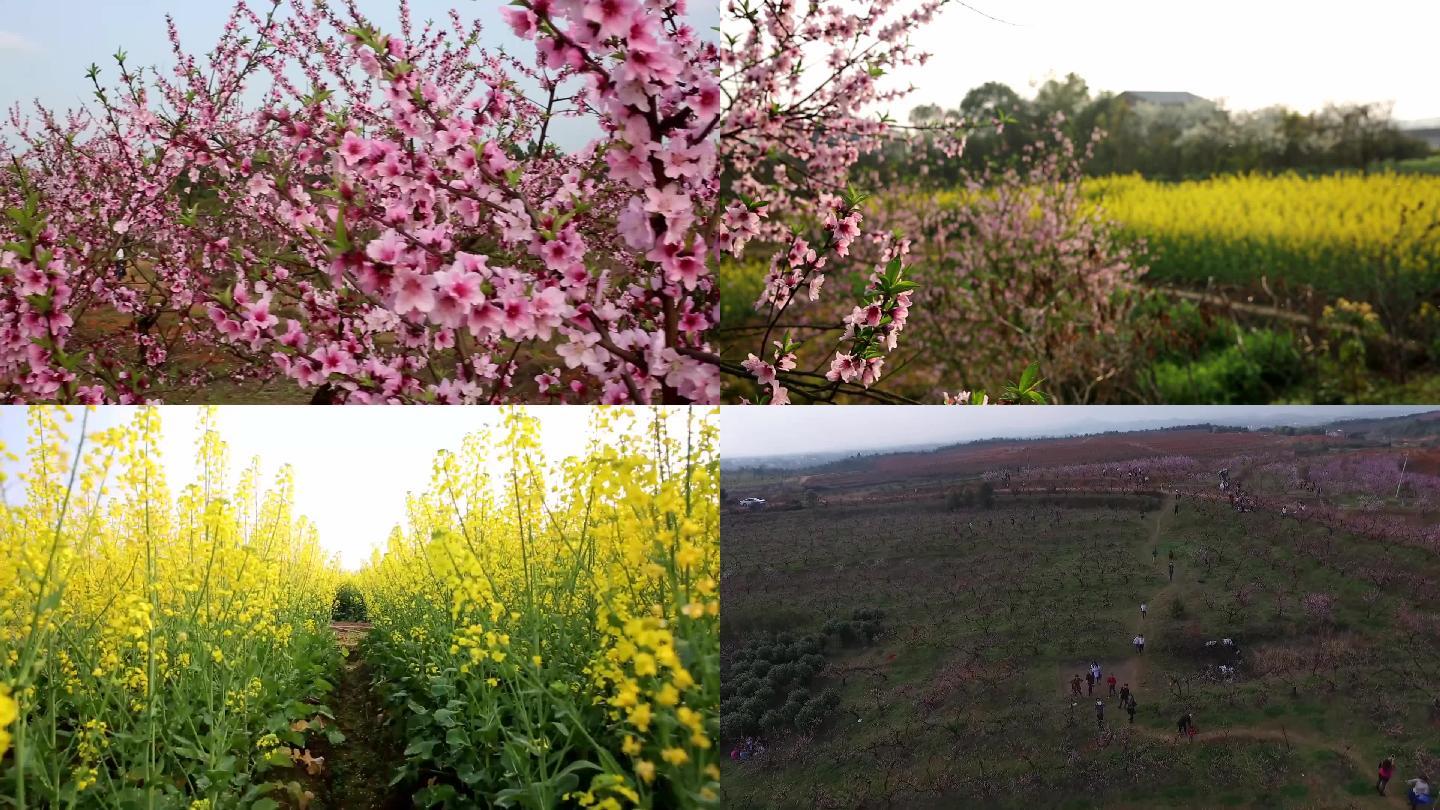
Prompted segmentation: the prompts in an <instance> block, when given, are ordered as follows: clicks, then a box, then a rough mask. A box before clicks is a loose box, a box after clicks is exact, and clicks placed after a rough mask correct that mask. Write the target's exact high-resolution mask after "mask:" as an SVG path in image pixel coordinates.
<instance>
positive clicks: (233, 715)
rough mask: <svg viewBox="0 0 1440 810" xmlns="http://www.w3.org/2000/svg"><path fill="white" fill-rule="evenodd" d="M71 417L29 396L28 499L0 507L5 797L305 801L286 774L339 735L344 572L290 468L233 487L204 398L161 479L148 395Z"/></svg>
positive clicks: (14, 413) (153, 803)
mask: <svg viewBox="0 0 1440 810" xmlns="http://www.w3.org/2000/svg"><path fill="white" fill-rule="evenodd" d="M18 414H19V411H18V410H16V409H11V410H10V411H9V412H8V413H7V414H6V418H7V419H9V418H21V417H19V415H18ZM71 417H72V414H71V413H70V412H68V411H60V410H51V409H44V408H33V409H30V410H29V412H28V418H29V429H30V432H29V436H30V443H29V449H28V462H29V463H28V468H27V469H26V471H25V472H23V473H22V474H21V478H22V480H23V483H24V485H25V492H26V496H25V500H24V503H23V505H13V504H7V505H6V506H5V507H4V508H3V509H0V557H3V559H5V560H6V562H7V564H6V565H5V566H4V567H3V568H0V803H3V804H5V805H6V806H9V807H18V808H27V807H81V808H90V807H94V808H112V807H153V808H168V807H190V808H210V807H235V806H243V807H256V808H259V807H271V808H274V807H277V806H278V805H277V800H283V799H285V798H286V797H290V798H291V799H292V800H293V801H294V802H295V804H294V805H293V806H300V807H303V806H304V805H305V802H306V801H307V798H306V796H305V793H304V791H302V790H301V789H300V788H299V785H298V783H295V782H294V776H292V774H293V773H295V772H296V771H297V770H312V771H313V770H318V769H319V768H320V767H322V766H323V763H322V762H320V761H319V759H317V757H316V755H315V754H314V752H312V751H311V745H312V744H313V742H314V741H315V740H316V738H318V737H320V736H321V735H325V736H328V738H329V739H328V740H327V742H330V743H335V742H339V741H340V740H341V739H342V738H343V736H342V735H340V734H339V732H338V731H336V730H334V729H329V730H326V729H325V725H326V724H325V720H326V718H327V717H329V715H330V710H329V709H328V708H327V707H326V706H325V705H324V703H323V700H324V699H325V695H326V694H327V693H328V692H329V690H330V682H329V681H328V680H327V677H329V676H328V673H329V672H330V671H331V670H332V669H333V668H334V667H335V666H336V665H337V663H338V659H339V654H338V651H337V649H336V648H335V645H334V640H333V638H332V637H331V635H330V632H329V629H328V626H327V624H328V620H329V612H330V598H331V595H332V594H333V592H334V587H335V584H336V582H337V578H338V574H337V572H336V571H335V570H334V569H333V568H332V567H331V566H330V565H329V563H328V561H327V559H326V558H325V555H323V554H322V552H321V550H320V548H319V546H318V544H317V542H316V537H315V532H314V530H313V529H312V527H311V526H310V525H309V524H308V523H307V522H306V521H305V520H304V519H303V518H300V517H297V516H295V515H294V514H292V512H291V505H292V503H293V501H294V493H293V486H292V484H291V481H290V479H289V474H288V472H282V473H281V474H280V477H279V480H278V481H276V483H275V485H274V487H273V488H270V489H268V490H267V489H262V487H261V482H260V481H258V480H257V477H258V476H257V470H256V467H254V466H252V467H248V468H246V469H245V470H242V471H241V473H240V475H239V479H238V484H236V485H234V486H230V485H228V484H227V483H226V482H227V481H228V480H229V476H228V475H227V466H228V459H227V453H226V447H225V444H224V443H223V442H222V441H221V440H220V438H219V436H218V434H217V433H216V431H215V430H214V423H213V415H211V416H209V417H207V419H206V421H205V423H204V426H203V429H202V432H201V436H200V439H199V442H198V446H197V449H196V453H197V455H196V459H197V476H198V478H197V480H196V481H194V482H192V483H190V484H187V485H185V486H183V487H182V488H180V489H179V490H178V491H176V492H173V493H172V492H171V490H170V488H169V484H168V482H167V481H166V480H165V476H164V472H163V470H164V468H163V465H162V464H161V459H160V458H159V453H158V443H159V434H160V416H159V413H158V411H156V410H153V409H147V410H142V411H140V412H139V413H138V414H137V415H136V416H135V418H134V420H133V422H131V423H130V424H128V425H126V426H123V427H117V428H112V429H108V430H104V431H100V432H96V433H93V434H91V435H83V434H84V426H85V423H84V421H81V423H80V425H79V426H78V427H79V431H76V427H77V426H76V425H74V424H73V422H72V421H71ZM72 448H73V449H72ZM0 453H4V450H3V448H0ZM4 458H5V460H6V462H9V464H6V465H4V466H5V467H8V466H11V464H13V463H15V462H18V461H19V459H18V458H17V457H16V456H15V455H13V454H5V456H4ZM0 470H3V467H0Z"/></svg>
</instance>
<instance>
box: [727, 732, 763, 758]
mask: <svg viewBox="0 0 1440 810" xmlns="http://www.w3.org/2000/svg"><path fill="white" fill-rule="evenodd" d="M763 753H765V744H764V743H762V742H760V741H759V740H757V739H756V738H754V737H746V738H745V739H743V740H741V741H740V744H739V745H736V746H735V747H734V748H731V749H730V758H731V759H733V760H735V761H736V762H746V761H749V760H752V759H756V758H758V757H759V756H760V755H761V754H763Z"/></svg>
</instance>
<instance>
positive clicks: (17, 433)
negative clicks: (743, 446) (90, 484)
mask: <svg viewBox="0 0 1440 810" xmlns="http://www.w3.org/2000/svg"><path fill="white" fill-rule="evenodd" d="M6 2H8V0H6ZM597 407H600V406H597ZM73 410H74V412H75V415H76V417H75V421H74V422H73V423H71V426H70V428H69V429H68V431H67V432H68V433H69V434H70V436H71V439H72V447H73V440H74V439H75V438H76V437H77V436H78V435H79V432H80V410H79V409H73ZM200 410H201V409H200V408H199V407H198V406H189V405H167V406H165V407H164V408H162V409H161V411H160V422H161V429H162V435H163V440H162V443H161V455H162V456H163V458H164V461H165V471H166V478H167V480H168V484H169V486H170V491H171V492H172V493H175V492H177V491H178V490H179V489H180V488H181V487H182V486H183V485H185V484H188V483H190V482H191V481H193V480H194V479H195V464H194V454H195V450H194V448H195V439H196V437H197V435H198V434H197V431H196V426H197V424H198V421H199V416H200ZM593 410H594V409H593V408H562V407H543V406H541V407H535V408H531V409H530V412H531V413H532V414H534V415H535V416H536V417H537V418H539V419H540V429H541V445H542V450H543V452H544V453H545V455H546V457H547V458H548V459H551V460H559V459H563V458H566V457H569V456H572V455H576V454H578V453H580V452H582V451H583V450H584V448H585V443H586V439H587V438H588V436H589V419H590V415H591V412H592V411H593ZM135 411H136V409H135V408H133V407H128V406H118V405H117V406H105V407H102V408H97V409H96V410H95V411H93V412H92V413H91V416H90V424H89V430H91V431H94V430H99V429H103V428H106V427H111V426H114V425H117V424H124V423H128V422H129V421H130V420H131V419H133V418H134V415H135ZM666 411H667V416H668V418H670V419H672V420H673V422H672V424H673V425H674V427H673V430H675V431H676V435H683V433H684V430H685V411H686V409H685V408H683V407H672V408H666ZM703 413H704V409H700V408H697V409H695V418H696V420H697V422H696V423H697V425H698V423H699V420H700V419H701V418H702V415H703ZM641 418H642V419H648V418H649V415H648V413H647V414H642V415H641ZM498 424H500V409H499V408H492V407H481V406H476V407H462V406H456V407H440V408H425V409H417V408H407V407H401V406H392V407H375V408H365V407H351V408H312V407H308V406H282V405H227V406H223V407H221V408H220V409H219V429H220V435H221V437H222V438H223V439H224V440H225V442H226V443H227V444H228V445H229V446H230V471H231V475H232V481H233V477H234V475H235V474H236V473H238V471H239V470H240V469H241V468H242V467H244V466H247V465H248V464H249V462H250V459H252V458H254V457H256V456H258V457H259V458H260V460H261V462H262V463H261V474H262V479H263V480H264V481H266V482H267V484H268V483H269V482H273V481H274V478H275V473H276V472H277V471H278V470H279V468H280V466H281V465H284V464H289V465H290V466H291V467H293V468H294V471H295V497H296V502H297V506H298V512H299V513H300V514H303V515H305V516H306V517H308V518H309V519H310V520H311V521H312V522H313V523H314V524H315V525H316V527H317V529H318V530H319V534H320V543H321V545H322V546H324V547H325V548H326V549H328V550H330V551H332V552H334V553H336V554H339V555H340V558H341V562H342V563H343V564H344V565H345V566H346V567H348V568H351V569H355V568H359V567H360V566H361V565H363V564H364V563H365V561H366V560H368V559H369V556H370V551H371V549H372V548H376V547H381V548H383V546H384V544H385V540H386V538H387V537H389V534H390V529H391V527H393V526H395V525H397V524H399V523H402V522H403V521H404V518H405V496H406V493H407V492H422V491H424V490H425V489H427V488H428V487H429V484H430V470H431V462H432V461H433V460H434V458H435V454H436V453H437V452H439V451H440V450H459V449H460V442H461V440H462V439H463V438H464V437H465V436H467V435H469V434H471V433H474V432H476V431H477V430H478V429H480V428H481V427H482V426H485V425H498ZM28 433H29V430H28V427H27V423H26V415H25V407H24V406H20V405H6V406H0V442H3V443H4V444H5V445H6V447H7V449H8V451H9V452H12V453H15V454H16V455H17V456H19V457H20V464H19V465H8V464H5V465H0V466H3V467H4V468H5V470H6V472H9V473H18V472H20V471H22V470H23V469H24V468H25V466H26V459H25V447H26V441H27V435H28ZM505 463H506V461H505V460H504V459H496V471H497V472H499V471H502V470H508V469H509V467H508V466H504V465H505ZM0 496H3V499H4V501H5V502H6V503H9V504H12V505H14V504H18V503H22V502H23V501H24V491H23V488H22V486H21V484H20V482H19V479H18V476H17V475H13V474H12V475H11V476H10V479H9V480H8V481H7V482H6V483H5V487H4V490H3V492H0Z"/></svg>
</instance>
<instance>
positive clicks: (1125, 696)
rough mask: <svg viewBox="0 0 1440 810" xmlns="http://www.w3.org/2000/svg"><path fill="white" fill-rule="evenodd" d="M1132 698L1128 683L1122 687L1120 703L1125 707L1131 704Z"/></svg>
mask: <svg viewBox="0 0 1440 810" xmlns="http://www.w3.org/2000/svg"><path fill="white" fill-rule="evenodd" d="M1130 698H1131V694H1130V684H1128V683H1127V684H1125V685H1124V686H1122V687H1120V703H1121V705H1124V704H1126V703H1129V702H1130Z"/></svg>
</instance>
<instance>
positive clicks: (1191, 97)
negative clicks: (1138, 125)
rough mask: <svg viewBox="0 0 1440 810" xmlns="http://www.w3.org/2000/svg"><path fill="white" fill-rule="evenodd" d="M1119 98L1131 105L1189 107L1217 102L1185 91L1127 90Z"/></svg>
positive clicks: (1211, 105) (1210, 104)
mask: <svg viewBox="0 0 1440 810" xmlns="http://www.w3.org/2000/svg"><path fill="white" fill-rule="evenodd" d="M1119 98H1120V100H1121V101H1123V102H1125V103H1126V104H1129V105H1130V106H1131V107H1135V106H1138V105H1141V104H1153V105H1155V106H1156V107H1187V106H1189V105H1191V104H1204V105H1206V106H1210V107H1213V106H1215V102H1213V101H1211V100H1210V99H1207V98H1201V97H1200V96H1197V95H1195V94H1194V93H1183V92H1180V93H1177V92H1171V91H1157V90H1126V91H1125V92H1123V93H1121V94H1120V96H1119Z"/></svg>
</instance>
